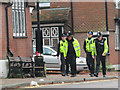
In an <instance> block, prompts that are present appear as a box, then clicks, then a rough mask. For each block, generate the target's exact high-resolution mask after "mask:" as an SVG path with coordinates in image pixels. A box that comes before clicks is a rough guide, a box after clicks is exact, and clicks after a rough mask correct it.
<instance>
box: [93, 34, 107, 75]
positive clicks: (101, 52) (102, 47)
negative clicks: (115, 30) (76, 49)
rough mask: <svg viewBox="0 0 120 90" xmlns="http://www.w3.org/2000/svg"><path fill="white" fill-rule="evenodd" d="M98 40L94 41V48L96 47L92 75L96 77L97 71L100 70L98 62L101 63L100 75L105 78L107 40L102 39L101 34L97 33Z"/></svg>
mask: <svg viewBox="0 0 120 90" xmlns="http://www.w3.org/2000/svg"><path fill="white" fill-rule="evenodd" d="M97 35H98V38H97V39H96V40H95V46H96V52H95V54H96V55H97V56H96V73H95V74H94V75H95V76H96V77H98V73H99V69H100V61H101V63H102V73H103V77H105V76H106V61H105V58H106V54H107V52H108V44H107V39H105V38H103V37H102V33H101V32H98V33H97Z"/></svg>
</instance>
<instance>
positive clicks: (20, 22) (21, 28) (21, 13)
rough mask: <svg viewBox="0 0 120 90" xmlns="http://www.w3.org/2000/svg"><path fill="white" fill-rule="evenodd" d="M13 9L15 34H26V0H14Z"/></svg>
mask: <svg viewBox="0 0 120 90" xmlns="http://www.w3.org/2000/svg"><path fill="white" fill-rule="evenodd" d="M12 9H13V10H12V11H13V36H26V20H25V9H24V0H14V2H13V6H12Z"/></svg>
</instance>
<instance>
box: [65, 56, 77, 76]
mask: <svg viewBox="0 0 120 90" xmlns="http://www.w3.org/2000/svg"><path fill="white" fill-rule="evenodd" d="M69 65H70V68H71V74H72V75H76V55H75V54H68V55H67V59H66V73H69Z"/></svg>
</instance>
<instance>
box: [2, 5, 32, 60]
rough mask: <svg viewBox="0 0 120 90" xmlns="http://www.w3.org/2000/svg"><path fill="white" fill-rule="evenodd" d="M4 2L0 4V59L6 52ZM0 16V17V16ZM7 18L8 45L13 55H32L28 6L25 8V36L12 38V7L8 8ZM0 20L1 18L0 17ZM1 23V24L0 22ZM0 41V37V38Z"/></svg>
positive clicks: (4, 56)
mask: <svg viewBox="0 0 120 90" xmlns="http://www.w3.org/2000/svg"><path fill="white" fill-rule="evenodd" d="M5 6H6V5H5V4H2V30H0V34H1V31H2V43H1V44H2V46H3V47H2V50H0V59H5V58H6V54H7V39H6V17H5ZM0 18H1V17H0ZM8 18H9V22H8V23H9V45H10V50H11V51H12V53H13V55H14V56H15V57H16V56H22V57H29V56H32V53H33V50H32V22H31V14H30V12H29V8H26V30H27V38H13V23H12V8H11V7H9V9H8ZM0 20H1V19H0ZM0 25H1V24H0ZM0 41H1V38H0Z"/></svg>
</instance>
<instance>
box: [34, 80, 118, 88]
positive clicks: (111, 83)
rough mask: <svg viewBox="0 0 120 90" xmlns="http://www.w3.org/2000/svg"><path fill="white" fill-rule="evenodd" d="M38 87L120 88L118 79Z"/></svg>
mask: <svg viewBox="0 0 120 90" xmlns="http://www.w3.org/2000/svg"><path fill="white" fill-rule="evenodd" d="M34 88H35V87H34ZM36 88H118V79H111V80H97V81H86V82H79V83H63V84H53V85H41V86H39V87H36Z"/></svg>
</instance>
